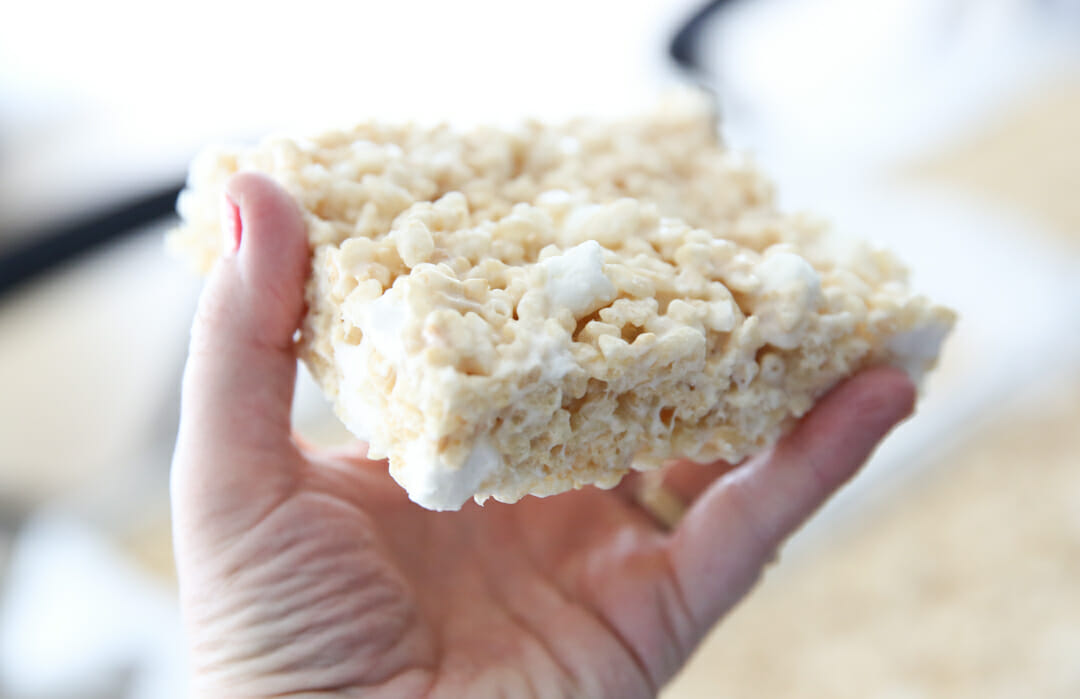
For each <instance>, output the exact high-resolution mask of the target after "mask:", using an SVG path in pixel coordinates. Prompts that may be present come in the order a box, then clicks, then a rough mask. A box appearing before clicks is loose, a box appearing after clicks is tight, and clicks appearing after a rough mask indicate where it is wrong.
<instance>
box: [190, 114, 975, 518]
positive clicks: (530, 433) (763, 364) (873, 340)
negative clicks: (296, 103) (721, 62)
mask: <svg viewBox="0 0 1080 699" xmlns="http://www.w3.org/2000/svg"><path fill="white" fill-rule="evenodd" d="M245 170H257V171H261V172H264V173H267V174H269V175H270V176H272V177H273V178H274V179H275V180H277V181H278V182H279V183H280V184H281V185H283V186H284V187H285V188H286V189H287V190H288V191H289V192H290V193H291V194H292V195H293V196H294V197H295V198H296V200H297V201H298V202H299V204H300V206H301V208H302V210H303V215H304V217H305V220H306V223H307V227H308V235H309V239H310V246H311V253H312V268H311V277H310V280H309V282H308V286H307V290H306V295H307V302H308V308H309V310H308V314H307V317H306V318H305V320H304V323H303V326H302V328H301V334H300V337H301V339H300V351H301V356H302V358H303V359H304V361H305V362H306V363H307V365H308V367H309V368H310V370H311V372H312V374H313V375H314V376H315V377H316V379H317V380H318V381H319V383H320V384H321V386H322V388H323V390H324V392H325V393H326V395H327V396H328V397H329V398H330V399H331V400H332V401H333V404H334V406H335V409H336V412H337V414H338V415H339V416H340V418H341V419H342V421H343V422H344V423H345V425H346V426H347V427H348V428H349V429H350V430H351V431H352V432H353V433H354V434H356V435H357V436H358V437H359V438H361V439H363V440H366V441H367V442H368V443H369V445H370V449H369V455H370V456H371V457H372V458H380V457H383V456H386V457H388V458H389V462H390V473H391V474H392V475H393V477H394V478H395V479H396V480H397V481H398V483H400V484H401V485H402V486H403V487H404V488H405V490H406V491H408V494H409V497H410V498H412V499H413V500H414V501H415V502H417V503H419V504H420V505H422V506H424V507H427V508H430V509H439V510H454V509H458V508H460V507H461V506H462V505H463V504H464V503H465V502H466V501H467V500H469V499H470V498H475V499H476V500H477V501H480V502H482V501H483V500H485V499H486V498H488V497H493V498H495V499H497V500H500V501H503V502H514V501H516V500H518V499H520V498H521V497H523V496H525V495H527V494H530V493H531V494H534V495H551V494H554V493H560V492H563V491H566V490H569V489H573V488H579V487H581V486H584V485H588V484H593V485H598V486H600V487H611V486H613V485H615V484H616V483H618V481H619V480H620V478H622V476H623V475H624V474H626V473H627V472H628V471H629V470H630V469H648V468H654V467H657V466H659V465H661V464H662V463H663V462H664V461H665V460H667V459H670V458H672V457H685V458H689V459H692V460H697V461H711V460H716V459H725V460H728V461H731V462H735V461H738V460H740V459H742V458H744V457H745V456H747V455H749V454H751V453H753V452H756V451H759V450H761V449H764V448H766V447H768V446H769V445H770V444H771V443H773V442H774V441H775V440H776V439H777V438H778V436H779V435H780V434H781V433H782V431H783V430H784V429H785V427H786V426H787V425H788V424H789V423H790V422H791V421H792V420H793V419H794V418H798V417H799V416H801V415H803V414H804V413H806V412H807V411H808V410H809V409H810V408H811V407H812V406H813V404H814V402H815V400H816V399H817V398H819V397H820V396H821V395H822V394H824V393H825V392H826V391H828V390H829V389H830V388H831V387H832V386H834V385H835V384H836V383H837V382H839V381H840V380H842V379H843V378H845V377H848V376H850V375H852V374H853V373H855V372H856V371H858V370H859V369H861V368H863V367H867V366H870V365H875V364H892V365H896V366H900V367H903V368H905V369H906V370H907V371H908V372H909V373H910V374H911V375H912V376H913V377H914V378H916V379H918V378H919V377H921V376H922V375H923V373H924V372H926V371H927V370H929V369H930V368H931V367H932V366H933V364H934V363H935V361H936V358H937V354H938V352H939V348H940V345H941V343H942V341H943V339H944V337H945V336H946V335H947V333H948V332H949V330H950V328H951V326H952V324H953V320H954V316H953V313H952V312H951V311H949V310H947V309H945V308H942V307H940V306H935V305H933V304H932V303H931V302H930V301H928V300H927V299H926V298H924V297H921V296H917V295H915V294H913V293H912V292H911V291H910V290H909V288H908V285H907V283H906V272H905V270H904V268H903V267H902V266H901V265H900V263H899V262H897V260H895V259H894V258H893V257H892V256H891V255H889V254H888V253H885V252H881V251H875V250H872V249H870V248H869V247H867V246H866V245H863V244H860V243H854V242H850V241H848V242H844V243H840V242H839V240H838V239H837V238H836V237H835V236H834V235H833V234H831V233H830V232H829V231H828V230H827V228H826V227H824V226H823V225H820V224H818V223H816V222H814V221H812V220H811V219H809V218H806V217H803V216H793V215H788V214H785V213H783V212H780V211H779V210H778V209H777V207H776V205H775V203H774V198H773V194H772V188H771V185H770V184H769V182H768V181H767V180H765V179H764V178H763V177H762V176H761V175H760V174H759V173H758V172H757V171H756V170H755V169H754V168H753V167H752V166H751V165H750V164H749V163H748V162H747V161H746V160H745V159H743V158H740V157H739V156H738V155H736V154H733V153H731V152H730V151H728V150H727V149H725V147H724V146H723V144H722V143H721V142H720V140H719V139H718V137H717V134H716V129H715V124H714V121H713V118H712V115H711V114H710V112H709V109H708V107H707V105H706V103H705V101H704V100H702V99H700V98H698V97H697V96H695V95H682V96H679V97H677V98H675V99H673V100H670V101H668V102H667V103H665V104H663V105H662V106H661V107H660V108H659V109H658V110H657V111H656V112H655V113H653V114H651V115H647V116H644V117H640V118H635V119H627V120H624V121H618V122H607V123H605V122H597V121H589V120H580V121H574V122H570V123H567V124H562V125H556V126H550V125H543V124H539V123H527V124H525V125H523V126H521V127H520V128H518V129H516V130H496V129H475V130H471V131H465V132H459V131H455V130H452V129H450V128H449V127H445V126H443V127H436V128H429V129H425V128H420V127H415V126H387V125H381V124H364V125H360V126H357V127H355V128H353V129H351V130H348V131H338V132H334V133H328V134H325V135H323V136H320V137H317V138H313V139H308V140H287V139H274V140H269V141H267V142H265V143H263V144H261V145H259V146H257V147H255V148H251V149H233V150H225V149H219V150H215V151H208V152H207V153H205V154H204V155H203V156H201V157H200V159H198V160H197V161H196V163H195V164H194V165H193V168H192V171H191V175H190V178H189V182H188V187H187V189H186V190H185V192H184V194H183V195H182V198H181V201H180V206H179V208H180V212H181V214H182V216H183V218H184V225H183V227H182V228H181V229H180V230H179V231H177V232H176V233H175V234H174V236H173V243H174V244H175V245H176V246H177V247H178V248H179V249H181V250H183V251H184V253H185V254H187V255H188V256H189V257H191V258H193V259H194V260H195V261H196V262H197V263H198V264H200V265H201V266H202V267H204V268H206V267H208V266H209V265H210V264H211V263H212V262H213V260H214V259H215V258H216V257H217V256H218V255H219V254H220V249H219V246H220V240H221V235H220V232H219V230H218V225H219V224H218V221H219V220H220V217H219V213H218V207H219V205H220V197H221V194H220V193H221V187H222V185H223V183H224V181H225V180H226V179H227V178H228V176H229V175H231V174H232V173H235V172H239V171H245Z"/></svg>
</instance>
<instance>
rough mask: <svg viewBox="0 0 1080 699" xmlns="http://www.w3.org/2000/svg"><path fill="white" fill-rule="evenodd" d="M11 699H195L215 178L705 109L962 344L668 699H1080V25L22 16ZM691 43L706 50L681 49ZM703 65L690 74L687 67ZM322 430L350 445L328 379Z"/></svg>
mask: <svg viewBox="0 0 1080 699" xmlns="http://www.w3.org/2000/svg"><path fill="white" fill-rule="evenodd" d="M3 15H4V20H3V21H2V22H0V698H3V699H56V698H59V697H87V698H91V699H93V698H99V697H100V698H102V699H104V698H107V697H108V698H112V697H123V698H138V699H142V698H147V699H151V698H152V699H159V698H166V699H167V698H169V697H181V696H184V670H183V654H182V644H181V642H180V635H179V634H180V629H179V623H178V618H177V609H176V602H175V598H174V597H175V589H174V582H173V572H172V553H171V549H170V534H169V513H168V467H169V458H170V452H171V449H172V443H173V437H174V431H175V427H176V419H177V400H178V382H179V377H180V373H181V370H182V362H183V359H184V354H185V349H186V341H187V333H188V326H189V322H190V319H191V314H192V310H193V307H194V302H195V299H196V297H197V294H198V289H199V284H200V282H199V280H198V279H197V278H195V277H194V276H193V275H191V274H190V273H189V272H188V270H186V269H185V268H184V266H183V265H182V264H180V263H178V262H177V261H175V260H173V259H170V258H169V257H168V256H167V255H166V254H165V251H164V246H163V241H162V236H163V233H164V232H165V231H166V230H168V229H169V227H170V226H171V225H173V224H174V220H173V218H172V213H171V210H172V206H173V202H174V200H175V194H176V191H177V190H178V188H179V187H180V186H181V185H182V183H183V179H184V176H185V171H186V167H187V164H188V162H189V160H190V159H191V157H192V156H193V155H194V154H195V153H196V151H197V150H198V149H199V147H200V146H201V145H204V144H207V143H210V142H217V141H222V140H229V141H250V140H252V139H255V138H258V137H261V136H263V135H265V134H267V133H271V132H286V133H298V134H299V133H304V132H306V131H310V130H319V129H323V128H327V127H332V126H334V125H337V124H345V123H348V122H350V121H355V120H362V119H368V118H380V119H417V120H420V121H425V122H431V121H438V120H450V121H453V122H456V123H461V124H469V123H476V122H480V121H483V122H496V123H507V122H511V121H514V120H516V119H518V118H520V117H522V116H525V115H531V116H538V117H542V118H562V117H567V116H571V115H575V114H594V115H600V116H612V115H618V114H626V113H630V112H633V111H635V110H639V109H643V108H646V107H647V106H648V105H649V104H651V103H652V102H653V101H655V99H656V98H657V97H658V95H660V94H661V93H662V92H663V90H665V89H667V88H669V87H671V86H673V85H676V84H679V83H685V82H696V83H699V84H705V85H707V86H708V87H709V88H710V89H712V90H714V91H715V93H716V95H717V99H718V104H719V106H720V112H721V117H722V129H723V132H724V134H725V137H726V139H727V140H728V142H729V143H731V144H732V146H733V147H735V148H738V149H740V150H744V151H747V152H748V153H750V154H752V155H753V156H754V157H755V158H756V160H757V161H758V162H759V163H760V165H761V166H762V167H763V168H765V169H766V170H767V171H768V172H769V173H770V175H771V176H773V177H774V178H775V179H776V180H777V182H778V184H779V191H780V193H781V200H782V202H783V203H784V205H785V206H786V207H787V208H789V209H805V210H811V211H814V212H817V213H819V214H822V215H825V216H828V217H829V218H831V219H832V220H833V221H834V222H835V223H836V226H837V227H838V229H839V230H841V231H843V232H845V233H850V234H854V235H859V236H863V237H867V238H870V239H872V240H875V241H877V242H880V243H881V244H883V245H886V246H888V247H891V248H894V249H895V250H896V251H897V252H899V253H900V254H901V256H902V257H903V258H904V259H905V260H907V261H908V262H909V263H910V264H911V266H912V268H913V279H914V283H915V285H916V287H917V288H919V289H920V290H922V291H925V292H926V293H928V294H930V295H932V296H933V297H934V298H935V299H937V300H939V301H942V302H944V303H947V304H949V305H951V306H953V307H954V308H956V309H958V310H959V312H960V314H961V321H960V323H959V325H958V327H957V330H956V333H955V334H954V336H953V337H952V338H951V339H950V340H949V342H948V344H947V346H946V350H945V355H944V357H943V360H942V364H941V367H940V370H939V371H938V373H937V374H935V375H934V376H933V377H932V379H931V381H930V382H929V384H928V385H927V386H926V394H925V397H924V400H923V402H922V404H921V406H920V411H919V413H918V415H917V416H916V417H915V418H914V419H912V420H911V421H910V422H908V423H907V424H906V425H904V426H903V427H902V428H901V429H900V430H899V431H898V432H897V433H896V434H895V435H894V436H893V438H891V439H890V441H889V443H888V444H887V445H886V446H885V447H884V448H883V449H881V450H880V452H879V453H878V454H877V456H876V457H875V459H874V461H873V463H872V464H871V466H870V467H869V468H868V470H867V471H866V472H865V473H864V474H863V475H862V476H861V477H860V478H859V479H858V480H857V481H856V482H855V483H854V484H853V485H852V486H850V487H849V488H848V489H846V490H845V492H844V493H843V494H842V495H841V497H839V498H838V499H837V500H836V501H834V502H833V503H832V504H831V505H830V506H829V507H828V508H827V509H826V511H825V512H823V513H822V516H821V517H820V518H819V519H818V520H817V521H815V522H814V523H813V524H812V525H811V526H809V527H808V528H806V529H805V530H804V531H803V532H802V533H800V535H799V536H798V537H797V538H796V540H795V541H793V542H792V543H791V545H790V546H788V547H787V548H786V549H785V551H784V554H783V555H782V557H781V560H780V562H779V563H778V564H777V565H776V566H774V567H773V568H772V569H771V570H770V571H769V573H768V575H767V576H766V578H765V581H764V584H763V585H762V586H761V587H760V588H759V589H758V590H757V591H756V592H755V593H754V594H753V595H752V596H751V597H750V598H749V599H748V600H747V601H746V602H745V603H744V604H743V605H742V606H741V607H739V608H738V609H737V610H736V611H735V612H734V613H733V614H732V615H731V616H730V617H729V619H727V620H726V621H725V622H724V623H723V624H722V625H720V626H719V627H718V628H717V629H716V631H715V632H714V634H713V635H712V636H711V637H710V638H709V639H708V640H707V642H706V643H705V645H704V646H703V647H702V649H701V650H700V651H699V653H698V654H697V656H695V658H694V659H693V660H692V662H691V663H690V664H689V665H688V666H687V667H686V669H685V670H684V672H683V673H682V674H681V675H680V676H679V677H677V678H676V679H675V681H674V682H673V683H672V684H671V685H670V687H669V688H668V689H667V690H666V693H665V696H667V697H671V698H677V697H679V698H681V697H793V696H822V697H866V696H874V697H889V698H892V697H896V698H904V699H907V698H909V697H912V698H915V697H1033V696H1038V697H1077V696H1080V429H1078V426H1080V2H1076V1H1075V0H1057V1H1054V0H876V2H873V3H870V2H863V1H860V0H729V1H726V2H725V1H723V0H721V1H719V2H712V3H710V4H709V5H708V6H705V5H703V4H702V3H700V2H696V1H694V0H675V1H671V2H659V1H657V2H646V1H645V0H621V1H616V0H610V1H601V0H574V1H572V2H571V1H570V0H549V1H548V2H545V3H542V4H540V3H531V4H526V3H513V2H496V1H494V0H490V1H487V2H484V1H481V0H459V1H458V2H453V3H444V2H436V1H434V0H431V1H429V2H424V1H421V0H400V1H398V2H394V3H374V2H371V3H365V2H349V3H346V2H330V1H329V0H321V1H320V0H312V1H309V2H306V3H304V4H303V5H300V4H271V3H257V2H246V3H241V2H237V3H222V2H211V1H210V0H189V2H187V3H184V4H182V5H178V4H174V3H168V4H165V3H153V2H135V1H133V0H99V1H98V2H96V3H76V2H61V1H58V0H51V1H50V0H41V1H39V2H34V3H28V2H26V3H8V4H7V6H6V7H5V10H4V13H3ZM676 39H677V40H676ZM676 59H677V60H676ZM296 420H297V423H298V427H299V428H300V429H301V430H303V431H305V432H307V433H308V434H310V435H313V436H315V437H316V438H317V439H321V440H323V441H331V440H335V439H340V438H341V435H342V433H341V430H340V427H339V426H338V425H337V424H336V422H335V421H334V418H333V417H332V416H331V415H330V413H329V412H328V410H327V408H326V406H325V405H324V404H323V403H322V401H321V399H320V398H319V397H318V395H317V393H316V392H315V391H314V390H313V389H312V387H311V385H310V383H309V382H308V381H307V380H306V379H302V382H301V387H300V391H299V392H298V397H297V409H296Z"/></svg>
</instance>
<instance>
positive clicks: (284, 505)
mask: <svg viewBox="0 0 1080 699" xmlns="http://www.w3.org/2000/svg"><path fill="white" fill-rule="evenodd" d="M285 458H286V459H288V460H290V461H293V463H291V464H288V465H287V466H286V468H283V469H282V470H281V472H282V473H285V472H288V471H292V472H294V473H300V474H302V475H301V476H300V477H299V478H298V479H297V480H296V481H294V482H292V483H288V482H282V483H281V484H274V483H272V482H266V485H267V487H268V488H270V489H272V490H276V491H279V492H267V493H252V492H249V493H247V496H246V498H245V500H246V502H247V503H248V505H250V503H251V502H253V501H254V500H256V499H257V500H261V501H265V502H267V503H272V504H270V505H269V509H265V511H263V510H264V508H259V509H257V510H255V511H254V512H252V511H251V508H250V507H231V508H222V509H219V510H218V512H228V513H229V514H228V516H227V519H228V520H230V521H228V522H218V523H214V522H206V523H203V524H202V525H201V526H200V529H201V530H215V529H218V530H222V531H226V532H230V533H231V532H240V533H238V534H235V535H233V534H230V535H229V536H228V537H227V539H228V543H227V544H224V542H223V550H222V551H221V552H220V554H219V555H218V556H216V558H218V559H219V560H218V565H221V566H225V567H226V568H227V569H228V570H229V571H231V574H230V575H229V576H228V577H227V580H228V585H227V588H228V594H227V595H225V596H222V594H221V593H222V591H223V590H222V586H221V584H220V583H218V584H209V583H210V581H207V583H208V584H207V585H205V586H204V585H197V586H195V587H194V589H191V588H189V590H186V591H185V592H190V593H191V594H190V598H189V599H188V603H187V605H186V606H187V612H188V615H189V618H190V619H192V620H193V621H195V623H194V624H193V636H194V639H193V641H194V643H193V650H194V652H195V657H194V660H195V661H196V663H197V664H198V665H199V666H200V667H199V668H198V670H199V673H200V675H201V676H202V677H203V678H204V679H205V680H206V681H207V682H208V683H209V684H211V685H214V684H217V683H220V687H221V688H228V690H229V692H236V693H250V694H252V695H256V696H265V695H273V694H282V693H285V692H288V691H297V690H298V689H308V690H311V689H316V688H317V689H322V690H328V691H329V690H334V691H342V692H344V691H345V690H360V689H368V690H371V689H374V688H380V687H381V688H383V689H386V690H387V692H388V694H390V695H396V696H400V695H402V694H412V693H413V692H421V691H424V692H426V691H430V690H434V693H436V694H439V693H445V694H447V695H451V696H461V695H475V694H476V693H477V692H478V691H481V690H483V691H488V692H493V691H494V690H495V689H499V690H501V691H509V692H510V693H511V695H517V694H520V693H526V690H528V691H537V692H538V693H539V694H540V695H541V696H560V695H565V694H572V695H585V696H597V695H600V694H606V695H617V696H643V695H649V694H652V693H653V692H655V690H656V688H657V686H658V684H659V683H661V682H662V681H663V680H664V679H666V678H667V677H669V676H670V675H672V674H673V673H674V671H675V670H676V669H677V668H678V664H679V662H680V661H681V660H682V659H683V658H684V657H685V656H686V655H687V654H688V653H689V651H690V650H691V649H692V648H693V646H694V644H695V643H696V641H697V640H698V639H697V636H698V634H699V633H700V629H699V628H698V626H699V625H697V624H695V623H693V621H692V619H691V616H690V612H689V610H688V609H687V608H686V606H685V602H684V601H683V599H682V593H681V591H680V589H679V582H678V581H677V580H676V579H675V578H674V577H673V575H672V567H671V565H670V563H669V561H668V560H667V555H668V553H667V549H666V548H665V545H664V544H665V540H666V538H667V537H666V535H665V534H663V533H662V532H660V531H659V530H657V528H656V526H655V525H654V524H653V523H652V521H651V520H649V519H648V517H647V515H646V514H645V513H644V512H643V511H641V510H638V509H637V508H636V507H634V506H633V505H632V504H631V503H629V502H628V501H627V500H625V499H623V497H622V494H621V493H620V492H618V491H613V492H604V491H599V490H595V489H589V490H584V491H580V492H575V493H569V494H566V495H563V496H560V497H558V498H550V499H547V500H537V499H533V498H530V499H527V500H526V501H523V502H522V503H520V504H518V505H516V506H507V505H500V504H498V503H489V504H488V505H486V506H485V507H483V508H481V507H477V506H475V505H469V506H467V507H466V508H464V509H463V510H462V511H461V512H458V513H433V512H428V511H426V510H422V509H420V508H418V507H417V506H416V505H414V504H412V503H410V502H409V501H408V500H407V499H406V498H405V497H404V494H403V492H402V491H401V489H400V488H399V487H398V486H397V485H396V484H394V483H393V482H392V481H391V480H390V478H389V476H388V475H387V474H386V466H385V463H382V462H371V461H365V460H362V459H358V458H348V457H341V456H338V457H330V458H327V457H323V458H320V459H318V460H317V461H316V460H311V459H306V458H305V457H304V456H303V455H302V454H301V453H300V452H299V451H297V452H296V453H294V454H291V455H288V456H286V457H285ZM263 466H264V467H265V466H266V465H265V464H263ZM237 505H238V506H239V503H237ZM245 510H246V511H248V512H250V513H251V514H249V515H248V516H249V517H254V518H255V521H253V522H250V523H249V522H246V521H238V520H237V516H238V513H239V512H243V511H245ZM212 576H213V577H214V578H216V579H220V568H218V566H214V569H213V570H212ZM198 590H205V591H206V592H207V594H205V595H202V594H199V593H198V592H197V591H198ZM222 638H228V639H230V642H229V644H228V645H224V644H222V643H220V640H219V639H222Z"/></svg>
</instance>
